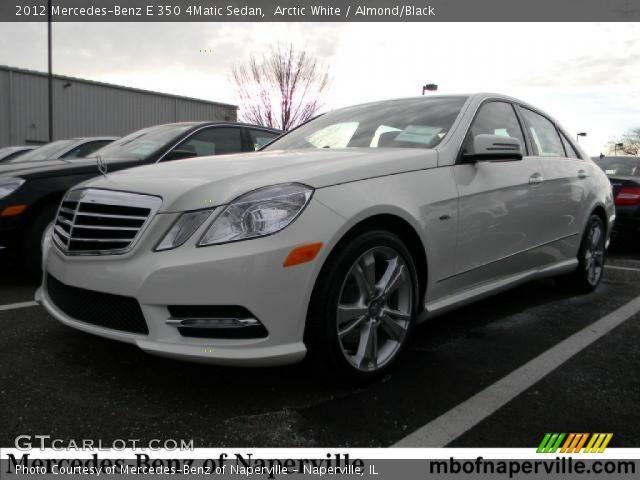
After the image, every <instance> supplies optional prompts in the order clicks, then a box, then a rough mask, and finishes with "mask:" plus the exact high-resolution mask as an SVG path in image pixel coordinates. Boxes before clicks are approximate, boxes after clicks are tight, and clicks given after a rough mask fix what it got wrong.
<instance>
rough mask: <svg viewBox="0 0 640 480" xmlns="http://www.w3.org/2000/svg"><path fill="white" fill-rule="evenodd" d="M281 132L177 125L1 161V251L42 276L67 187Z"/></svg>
mask: <svg viewBox="0 0 640 480" xmlns="http://www.w3.org/2000/svg"><path fill="white" fill-rule="evenodd" d="M278 135H280V132H279V131H278V130H274V129H270V128H265V127H259V126H254V125H244V124H237V123H226V122H188V123H174V124H167V125H158V126H154V127H149V128H145V129H143V130H139V131H137V132H134V133H132V134H130V135H127V136H126V137H123V138H121V139H119V140H117V141H115V142H113V143H111V144H109V145H107V146H106V147H104V148H102V149H100V150H98V151H97V152H96V153H95V157H93V158H77V159H70V158H60V159H56V160H46V159H43V160H34V161H21V160H22V158H18V159H16V160H13V161H10V162H8V163H3V164H2V165H0V253H9V254H10V256H11V257H12V258H17V259H18V260H19V261H20V262H21V264H22V266H23V267H24V269H25V271H26V272H27V273H28V274H30V275H33V276H35V275H38V274H39V272H40V264H41V257H42V253H41V241H42V235H43V233H44V231H45V229H46V227H47V226H48V225H49V223H51V221H52V220H53V218H54V216H55V214H56V211H57V207H58V203H59V202H60V199H61V198H62V196H63V195H64V193H65V192H66V191H67V190H68V189H69V188H71V187H72V186H74V185H76V184H78V183H80V182H82V181H84V180H87V179H89V178H92V177H95V176H97V175H99V174H100V172H103V173H104V172H106V171H109V172H113V171H116V170H122V169H124V168H129V167H134V166H138V165H146V164H151V163H156V162H166V161H170V160H178V159H182V158H189V157H199V156H208V155H220V154H226V153H237V152H248V151H253V150H256V149H257V148H259V147H261V146H263V145H265V144H267V143H269V142H270V141H271V140H272V139H274V138H275V137H277V136H278ZM26 156H29V154H27V155H26ZM98 164H100V168H101V169H100V170H99V169H98Z"/></svg>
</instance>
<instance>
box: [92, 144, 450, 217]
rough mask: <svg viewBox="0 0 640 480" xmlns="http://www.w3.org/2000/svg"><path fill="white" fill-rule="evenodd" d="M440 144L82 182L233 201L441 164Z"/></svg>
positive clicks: (314, 153) (211, 161) (304, 154)
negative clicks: (287, 186) (288, 187)
mask: <svg viewBox="0 0 640 480" xmlns="http://www.w3.org/2000/svg"><path fill="white" fill-rule="evenodd" d="M437 158H438V154H437V152H436V151H435V150H426V149H410V148H388V149H387V148H385V149H376V148H349V149H321V150H315V149H314V150H294V151H286V152H284V151H265V152H255V153H247V154H239V155H225V156H223V157H200V158H194V159H189V160H176V161H173V162H167V163H161V164H157V165H149V166H145V167H137V168H132V169H129V170H124V171H120V172H114V173H111V174H108V175H107V176H106V177H98V178H95V179H92V180H90V181H88V182H85V183H83V184H81V185H80V186H82V187H92V188H104V189H109V190H121V191H127V192H136V193H146V194H150V195H158V196H160V197H162V198H163V203H162V208H161V211H162V212H178V211H185V210H195V209H199V208H207V207H212V206H217V205H223V204H226V203H229V202H230V201H231V200H233V199H234V198H236V197H238V196H240V195H242V194H244V193H247V192H249V191H251V190H255V189H256V188H260V187H265V186H269V185H276V184H281V183H293V182H296V183H304V184H306V185H309V186H311V187H314V188H322V187H326V186H329V185H335V184H339V183H347V182H353V181H357V180H362V179H365V178H371V177H378V176H384V175H391V174H395V173H402V172H407V171H412V170H422V169H427V168H434V167H436V166H437V164H438V162H437Z"/></svg>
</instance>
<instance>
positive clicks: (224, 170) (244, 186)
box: [38, 94, 614, 378]
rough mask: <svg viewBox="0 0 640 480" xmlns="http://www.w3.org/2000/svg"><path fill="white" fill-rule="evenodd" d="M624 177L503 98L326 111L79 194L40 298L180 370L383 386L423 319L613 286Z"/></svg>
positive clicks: (53, 234) (50, 251) (51, 251)
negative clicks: (517, 294)
mask: <svg viewBox="0 0 640 480" xmlns="http://www.w3.org/2000/svg"><path fill="white" fill-rule="evenodd" d="M613 221H614V206H613V199H612V193H611V186H610V183H609V181H608V179H607V177H606V176H605V174H604V172H602V170H601V169H600V168H598V167H597V166H596V165H595V164H594V163H593V162H592V161H591V160H590V159H589V158H588V157H587V156H586V154H584V153H583V152H582V151H581V150H580V149H579V148H578V147H577V146H576V145H575V144H574V143H573V142H572V141H571V140H570V138H569V136H568V135H567V134H566V133H565V132H564V131H563V130H562V129H561V128H560V127H559V126H558V124H557V123H556V122H555V121H554V120H552V119H551V117H549V116H548V115H546V114H544V113H542V112H540V111H539V110H537V109H536V108H534V107H532V106H530V105H527V104H525V103H523V102H521V101H518V100H515V99H512V98H508V97H504V96H501V95H493V94H478V95H471V96H433V97H421V98H413V99H403V100H393V101H383V102H377V103H370V104H366V105H360V106H354V107H349V108H345V109H342V110H337V111H333V112H330V113H327V114H325V115H323V116H321V117H319V118H317V119H315V120H313V121H311V122H309V123H307V124H305V125H303V126H301V127H299V128H298V129H296V130H294V131H292V132H290V133H288V134H287V135H284V136H283V137H281V138H280V139H278V140H276V141H275V142H273V143H272V144H270V145H269V146H267V147H266V148H264V149H263V150H262V151H261V152H258V153H254V154H251V155H246V156H245V155H242V154H241V155H232V156H229V157H225V158H221V159H219V160H217V161H216V162H211V161H209V160H208V159H206V158H204V159H194V160H186V161H183V162H180V163H179V165H178V164H172V163H168V164H165V165H156V166H154V167H150V168H148V167H139V168H134V169H131V170H127V171H122V172H115V173H112V174H108V175H106V176H104V177H100V178H97V179H93V180H91V181H88V182H85V183H84V184H81V185H79V186H77V187H74V188H73V189H72V190H71V191H69V192H68V194H67V195H66V197H65V198H64V200H63V201H62V203H61V206H60V209H59V213H58V216H57V220H56V222H55V224H54V226H53V228H52V230H51V231H50V235H48V236H46V237H45V242H44V243H45V245H44V248H45V259H44V272H45V273H44V282H43V286H42V288H41V289H40V290H39V293H38V298H39V300H40V301H41V302H42V304H43V305H44V306H45V307H46V308H47V310H48V311H49V312H50V313H51V314H52V315H53V316H54V317H56V318H57V319H58V320H60V321H61V322H62V323H64V324H66V325H69V326H72V327H74V328H77V329H80V330H84V331H86V332H90V333H94V334H96V335H102V336H105V337H109V338H112V339H115V340H122V341H126V342H131V343H134V344H136V345H138V346H139V347H140V348H141V349H143V350H145V351H147V352H151V353H155V354H159V355H165V356H170V357H176V358H183V359H190V360H197V361H203V362H211V363H221V364H233V365H274V364H284V363H290V362H295V361H298V360H300V359H302V358H303V357H304V356H305V355H306V354H308V355H309V356H310V357H311V358H312V359H317V360H318V361H319V363H321V364H323V365H326V366H328V367H330V368H332V370H334V371H336V372H338V373H342V374H344V375H348V376H353V377H365V378H366V377H372V376H375V375H377V374H380V373H381V372H383V371H385V370H386V369H387V368H389V367H390V366H391V365H392V363H393V362H394V360H395V359H396V358H397V357H398V355H399V354H400V353H401V351H402V350H403V346H404V345H405V344H406V342H407V339H408V337H409V336H410V334H411V330H412V327H413V325H414V324H415V323H416V322H420V321H422V320H424V319H426V318H429V317H430V316H434V315H437V314H439V313H442V312H445V311H447V310H449V309H451V308H453V307H456V306H459V305H462V304H464V303H467V302H469V301H472V300H475V299H478V298H480V297H484V296H487V295H489V294H491V293H495V292H498V291H500V290H503V289H505V288H507V287H510V286H513V285H516V284H519V283H521V282H524V281H527V280H530V279H534V278H539V277H544V276H560V278H561V280H560V281H561V282H562V283H563V284H564V285H566V286H568V287H571V288H573V289H575V290H576V291H579V292H588V291H591V290H593V289H594V288H596V286H597V285H598V283H599V282H600V279H601V278H602V273H603V267H604V258H605V249H606V247H607V243H608V237H609V232H610V231H611V227H612V223H613Z"/></svg>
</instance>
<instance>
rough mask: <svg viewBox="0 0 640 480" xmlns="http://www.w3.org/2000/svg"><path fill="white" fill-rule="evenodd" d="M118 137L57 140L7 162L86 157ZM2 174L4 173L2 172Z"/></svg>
mask: <svg viewBox="0 0 640 480" xmlns="http://www.w3.org/2000/svg"><path fill="white" fill-rule="evenodd" d="M117 138H118V137H81V138H69V139H66V140H56V141H55V142H51V143H47V144H45V145H42V146H41V147H38V148H34V149H33V150H31V151H30V152H27V153H25V154H24V155H20V156H19V157H17V158H14V159H12V160H9V161H8V162H6V163H26V162H46V161H51V160H74V159H76V158H85V157H88V156H89V155H91V154H92V153H93V152H95V151H96V150H99V149H101V148H102V147H104V146H106V145H108V144H110V143H111V142H113V141H114V140H116V139H117ZM0 175H2V173H0Z"/></svg>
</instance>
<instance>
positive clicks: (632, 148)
mask: <svg viewBox="0 0 640 480" xmlns="http://www.w3.org/2000/svg"><path fill="white" fill-rule="evenodd" d="M607 151H608V153H609V154H613V153H614V152H616V153H623V154H625V155H632V156H636V157H637V156H640V127H637V128H632V129H631V130H629V131H628V132H627V133H625V134H624V135H622V136H621V137H618V138H614V139H613V140H611V141H610V142H609V143H608V144H607Z"/></svg>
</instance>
